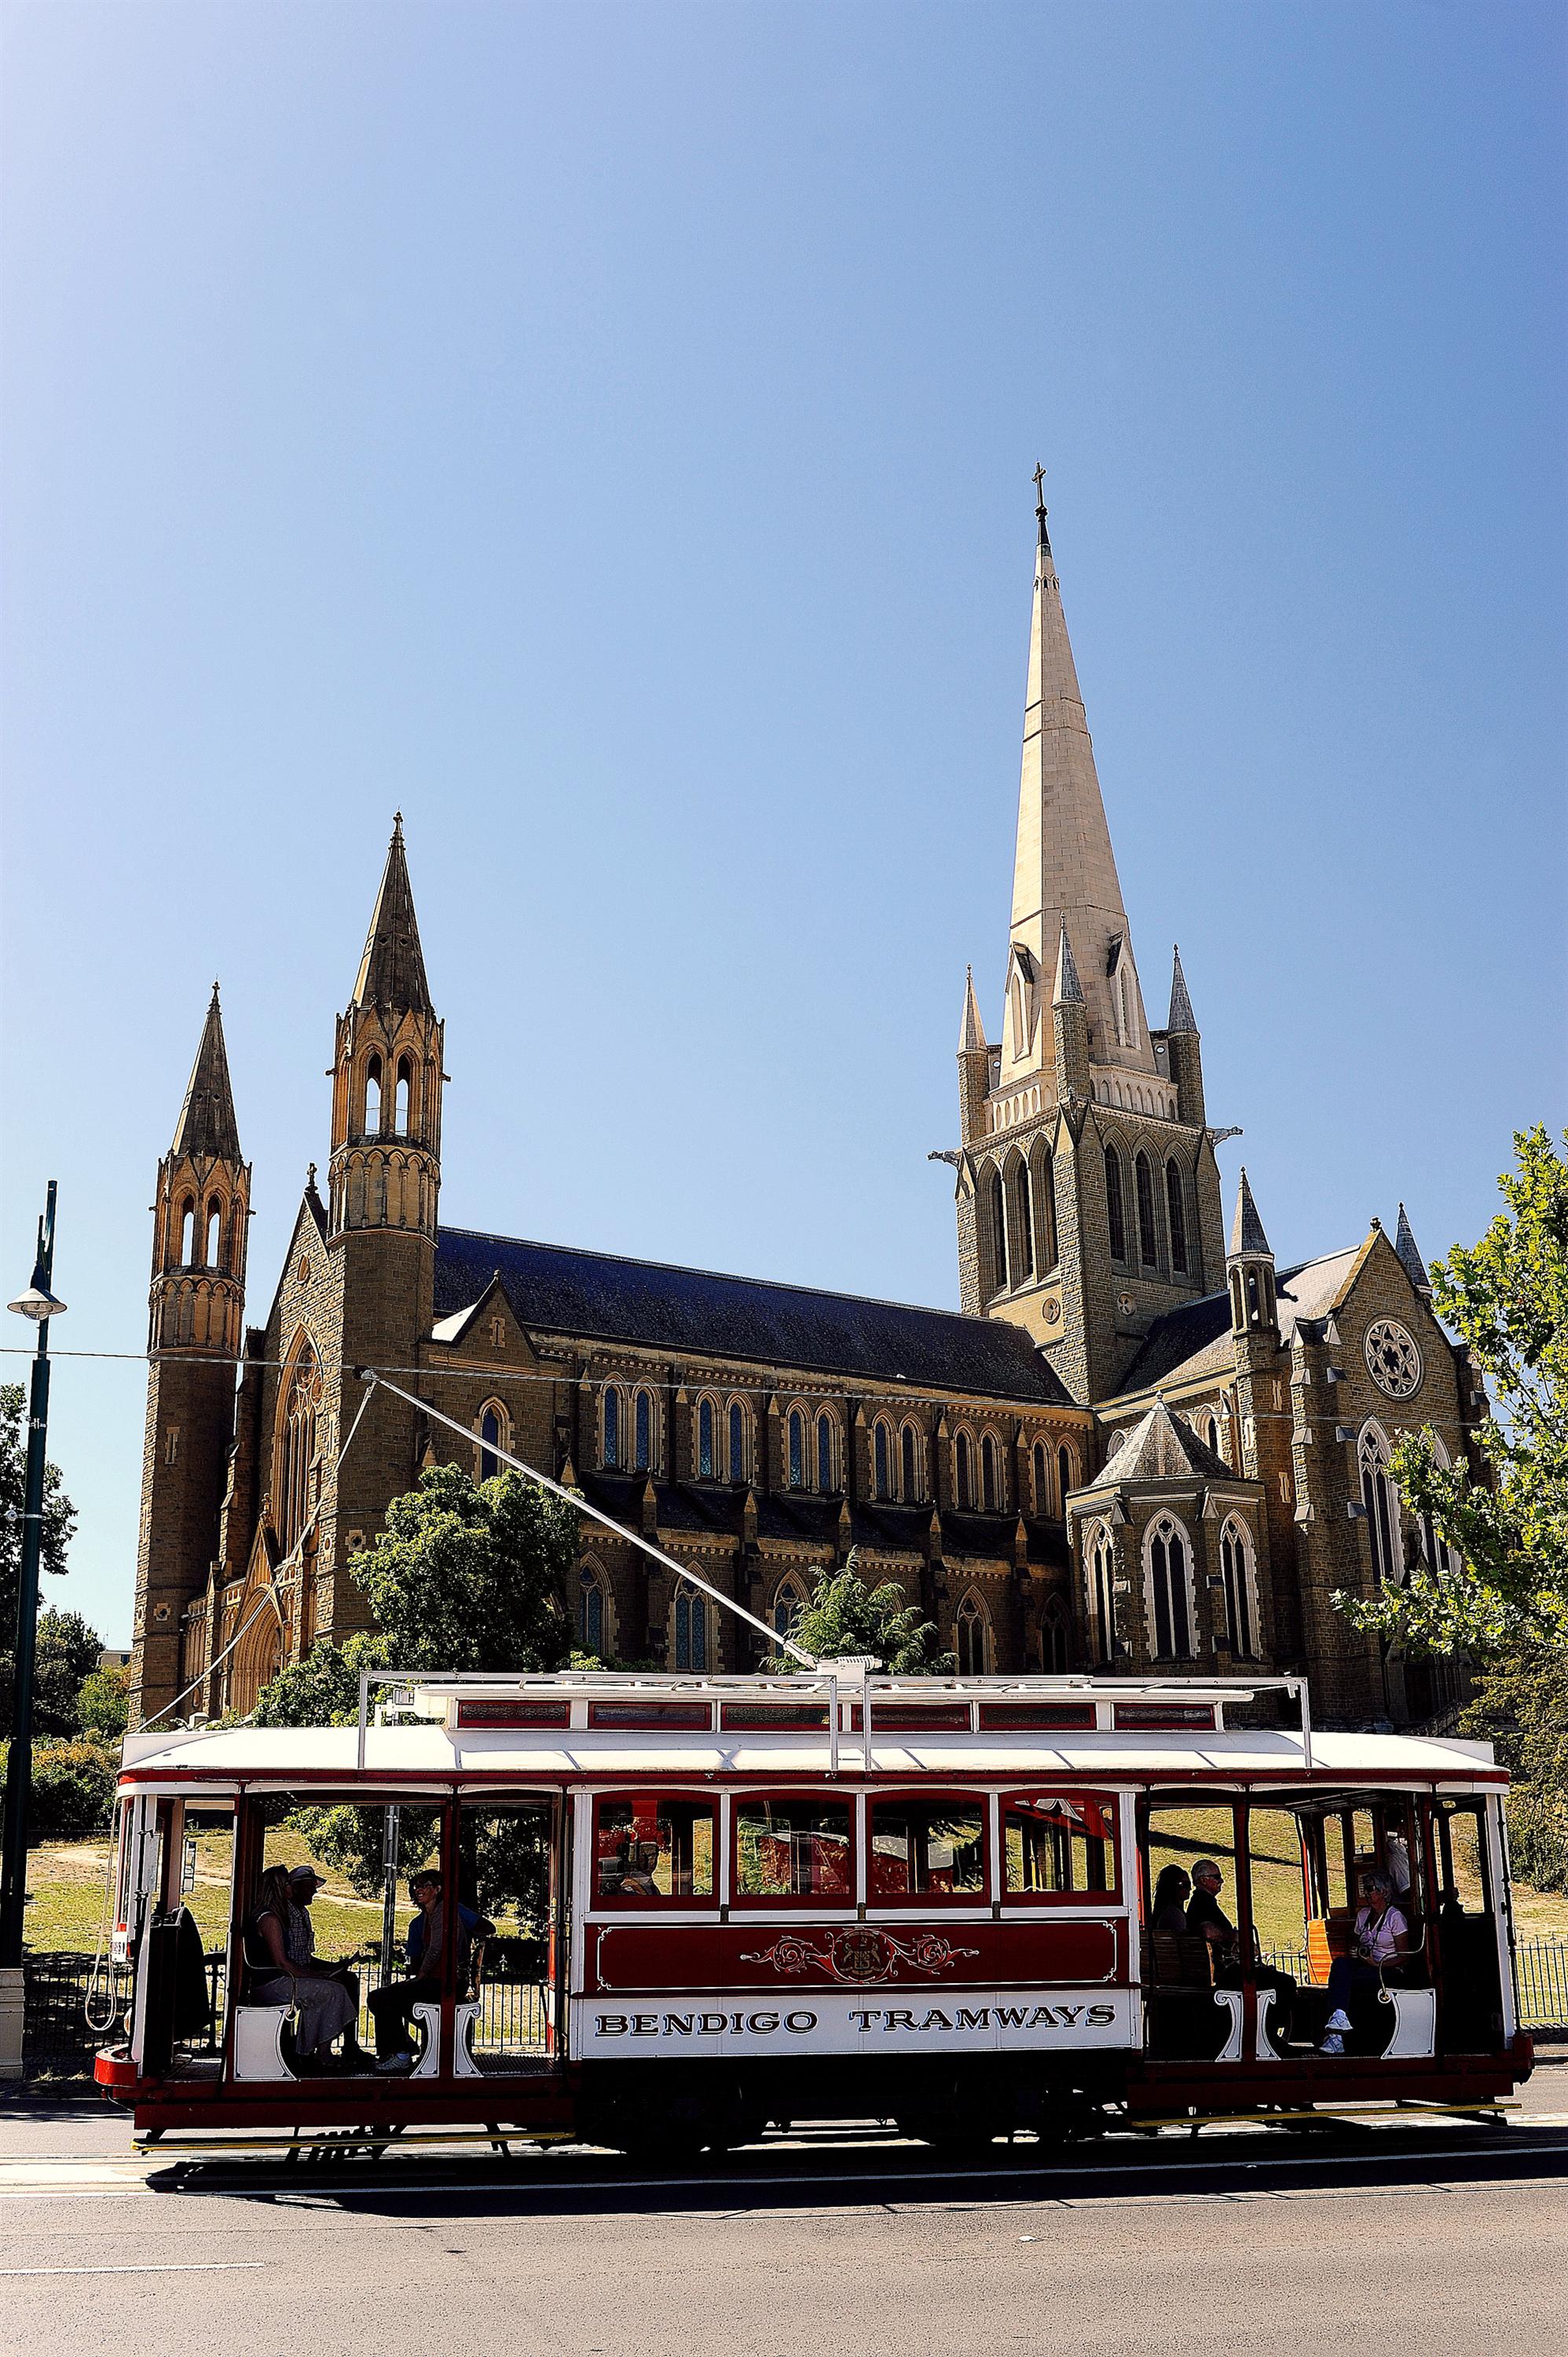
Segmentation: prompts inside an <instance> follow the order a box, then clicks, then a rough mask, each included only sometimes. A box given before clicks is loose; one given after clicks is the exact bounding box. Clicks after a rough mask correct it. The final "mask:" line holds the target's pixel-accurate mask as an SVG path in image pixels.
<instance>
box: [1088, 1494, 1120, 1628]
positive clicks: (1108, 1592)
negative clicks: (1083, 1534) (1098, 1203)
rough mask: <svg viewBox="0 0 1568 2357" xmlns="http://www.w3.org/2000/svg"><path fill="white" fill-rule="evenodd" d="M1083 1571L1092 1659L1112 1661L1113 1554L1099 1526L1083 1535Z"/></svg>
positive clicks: (1107, 1538)
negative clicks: (1087, 1596)
mask: <svg viewBox="0 0 1568 2357" xmlns="http://www.w3.org/2000/svg"><path fill="white" fill-rule="evenodd" d="M1084 1570H1085V1573H1086V1576H1087V1581H1088V1587H1089V1633H1090V1644H1091V1645H1092V1647H1093V1650H1094V1657H1095V1659H1096V1660H1097V1661H1100V1662H1111V1661H1114V1660H1115V1658H1116V1551H1115V1548H1114V1547H1113V1546H1112V1541H1111V1534H1110V1532H1109V1531H1108V1530H1107V1529H1106V1527H1105V1524H1104V1523H1095V1525H1094V1527H1093V1529H1092V1530H1091V1531H1090V1533H1089V1534H1087V1540H1086V1544H1085V1547H1084Z"/></svg>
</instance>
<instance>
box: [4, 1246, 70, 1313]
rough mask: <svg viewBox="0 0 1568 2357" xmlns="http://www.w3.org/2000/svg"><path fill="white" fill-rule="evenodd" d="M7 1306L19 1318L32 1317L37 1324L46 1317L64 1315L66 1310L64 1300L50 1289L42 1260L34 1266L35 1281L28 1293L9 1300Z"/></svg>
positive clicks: (28, 1288)
mask: <svg viewBox="0 0 1568 2357" xmlns="http://www.w3.org/2000/svg"><path fill="white" fill-rule="evenodd" d="M5 1307H6V1308H7V1309H14V1310H15V1311H16V1315H17V1317H18V1318H31V1319H32V1321H33V1323H34V1325H35V1326H41V1325H42V1324H43V1322H44V1320H45V1318H59V1317H60V1316H62V1315H63V1313H64V1310H65V1304H64V1302H63V1301H61V1300H59V1298H58V1297H57V1296H56V1295H54V1294H52V1293H51V1292H50V1291H49V1288H48V1278H47V1277H46V1275H45V1273H44V1265H43V1262H42V1261H41V1260H40V1261H38V1263H37V1265H35V1267H34V1270H33V1281H32V1283H31V1285H29V1286H28V1287H27V1291H26V1293H23V1294H19V1295H18V1296H17V1297H16V1300H15V1301H8V1302H7V1303H6V1304H5Z"/></svg>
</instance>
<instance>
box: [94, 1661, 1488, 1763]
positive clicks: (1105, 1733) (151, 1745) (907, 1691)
mask: <svg viewBox="0 0 1568 2357" xmlns="http://www.w3.org/2000/svg"><path fill="white" fill-rule="evenodd" d="M1280 1683H1281V1682H1280V1681H1278V1680H1263V1679H1254V1680H1220V1679H1214V1680H1209V1681H1208V1682H1206V1683H1205V1682H1199V1681H1197V1680H1188V1679H1182V1680H1175V1679H1171V1680H1165V1681H1137V1680H1133V1679H1130V1678H1114V1679H1109V1678H1106V1679H1090V1678H1060V1677H1057V1678H1044V1677H1042V1678H965V1679H940V1678H920V1679H915V1680H893V1679H886V1678H875V1679H873V1681H872V1683H871V1689H870V1691H871V1705H872V1710H871V1717H872V1773H873V1775H874V1776H875V1778H877V1779H878V1780H879V1781H881V1780H886V1779H889V1778H909V1779H911V1780H923V1779H924V1778H926V1777H942V1778H963V1779H981V1780H988V1781H1011V1780H1015V1779H1017V1780H1033V1779H1034V1778H1036V1777H1037V1776H1044V1775H1049V1776H1055V1777H1060V1778H1063V1779H1071V1780H1073V1781H1080V1782H1090V1783H1105V1782H1113V1783H1114V1782H1131V1783H1134V1784H1135V1783H1140V1782H1143V1781H1145V1780H1153V1781H1161V1782H1163V1781H1166V1780H1169V1779H1181V1780H1185V1781H1188V1782H1199V1783H1212V1782H1220V1783H1224V1782H1228V1781H1231V1780H1232V1779H1240V1780H1244V1781H1249V1782H1251V1781H1254V1780H1257V1779H1264V1780H1266V1781H1270V1782H1273V1781H1274V1780H1275V1779H1278V1780H1280V1781H1284V1782H1290V1783H1296V1782H1301V1781H1305V1777H1306V1776H1307V1774H1308V1773H1309V1772H1310V1774H1311V1776H1312V1779H1313V1781H1314V1782H1316V1783H1325V1784H1335V1785H1344V1784H1346V1783H1356V1782H1359V1781H1369V1782H1386V1781H1396V1782H1413V1783H1419V1784H1430V1783H1433V1782H1440V1783H1444V1784H1466V1785H1469V1784H1475V1783H1477V1782H1481V1783H1487V1784H1493V1783H1500V1782H1503V1781H1506V1780H1505V1777H1504V1774H1503V1771H1502V1770H1500V1769H1498V1767H1497V1766H1496V1765H1495V1763H1494V1760H1493V1753H1492V1747H1491V1745H1490V1744H1489V1743H1472V1742H1466V1741H1462V1740H1461V1739H1460V1738H1457V1737H1455V1736H1444V1737H1442V1738H1433V1737H1426V1736H1418V1735H1375V1734H1361V1733H1343V1732H1337V1731H1334V1730H1330V1729H1316V1730H1314V1731H1313V1733H1312V1735H1311V1738H1310V1743H1311V1769H1310V1771H1309V1770H1308V1769H1307V1766H1306V1749H1305V1737H1304V1734H1303V1730H1302V1729H1301V1728H1300V1727H1228V1726H1227V1725H1226V1724H1225V1714H1226V1706H1228V1705H1233V1704H1237V1703H1241V1702H1246V1701H1248V1700H1251V1698H1252V1697H1254V1696H1255V1695H1260V1694H1261V1693H1262V1692H1263V1691H1265V1690H1266V1689H1267V1688H1269V1687H1271V1686H1272V1687H1275V1688H1277V1687H1278V1685H1279V1684H1280ZM860 1694H861V1686H860V1683H859V1681H858V1679H857V1680H855V1681H854V1684H850V1683H849V1682H848V1681H846V1680H842V1679H841V1682H840V1685H839V1696H840V1700H839V1715H840V1721H841V1733H840V1737H839V1763H838V1764H839V1776H840V1779H841V1781H850V1782H854V1781H856V1780H857V1779H862V1778H863V1777H864V1765H863V1757H862V1737H861V1732H860V1727H859V1725H858V1704H859V1697H860ZM825 1699H826V1697H825V1691H824V1688H823V1686H822V1684H821V1683H820V1682H819V1681H817V1680H815V1679H812V1678H810V1677H798V1678H797V1677H786V1678H766V1677H749V1678H748V1677H730V1678H721V1677H690V1678H682V1677H671V1676H660V1675H653V1674H648V1675H639V1676H636V1677H628V1676H625V1675H617V1674H613V1673H607V1672H593V1673H589V1672H575V1673H572V1672H566V1673H562V1674H559V1675H556V1676H528V1677H512V1678H510V1679H508V1678H497V1677H489V1678H478V1677H442V1678H432V1677H423V1676H422V1677H420V1678H418V1679H417V1680H415V1679H408V1680H401V1681H399V1683H398V1684H397V1686H396V1687H395V1688H393V1690H392V1706H393V1707H394V1709H395V1710H396V1712H397V1717H396V1720H395V1723H382V1722H381V1721H380V1720H378V1719H376V1718H372V1719H371V1722H370V1723H369V1724H368V1725H366V1726H365V1727H363V1728H360V1727H201V1728H190V1727H177V1728H172V1729H159V1728H156V1727H155V1728H149V1729H145V1730H144V1731H143V1732H141V1733H139V1734H134V1735H130V1736H127V1737H126V1738H125V1744H124V1769H123V1771H122V1772H123V1779H124V1781H125V1782H126V1783H128V1784H139V1783H142V1782H144V1781H146V1782H151V1783H154V1784H157V1785H163V1786H170V1785H172V1786H174V1787H175V1788H176V1789H178V1788H179V1787H181V1786H184V1787H186V1788H187V1789H198V1788H199V1789H201V1790H203V1791H206V1792H229V1791H232V1790H234V1789H236V1788H237V1787H239V1786H242V1785H243V1786H252V1787H263V1788H265V1787H268V1786H271V1787H273V1788H274V1789H284V1790H290V1789H295V1788H296V1787H297V1785H298V1784H300V1783H302V1782H309V1783H327V1782H329V1783H332V1784H335V1785H338V1786H339V1787H341V1786H342V1785H345V1784H351V1783H355V1782H363V1783H364V1784H366V1785H367V1786H374V1785H375V1784H376V1783H377V1781H379V1780H381V1779H385V1780H386V1781H388V1783H392V1784H397V1785H403V1784H405V1783H408V1782H426V1781H427V1782H429V1783H430V1784H432V1785H439V1786H442V1787H448V1786H450V1785H451V1784H452V1783H453V1782H454V1781H457V1782H461V1781H464V1780H465V1779H468V1778H474V1779H477V1780H482V1781H484V1782H486V1783H497V1782H502V1781H507V1782H510V1781H515V1782H516V1783H517V1784H519V1785H529V1784H545V1785H550V1784H555V1783H561V1782H568V1783H575V1782H581V1781H594V1782H626V1781H632V1780H634V1779H636V1778H639V1777H642V1776H654V1777H660V1778H663V1777H671V1778H702V1779H706V1778H710V1777H713V1778H723V1779H724V1780H725V1781H731V1780H733V1779H736V1778H739V1779H747V1778H752V1777H756V1778H758V1779H770V1778H775V1777H779V1778H800V1779H805V1780H811V1779H818V1778H822V1777H825V1776H826V1775H827V1774H828V1773H829V1771H830V1767H831V1752H830V1746H829V1737H828V1732H827V1728H826V1726H825V1723H819V1724H818V1725H816V1726H814V1727H813V1726H810V1725H805V1726H801V1725H796V1726H789V1725H787V1724H778V1723H772V1724H769V1723H768V1714H769V1713H770V1712H778V1711H793V1712H795V1713H801V1712H810V1711H811V1710H812V1709H813V1707H814V1708H815V1709H816V1711H817V1712H818V1713H819V1714H820V1720H821V1721H825V1717H826V1713H825V1709H824V1704H825ZM671 1706H676V1709H677V1710H678V1713H679V1717H680V1718H681V1719H682V1720H683V1721H686V1722H688V1723H684V1724H671V1723H670V1721H669V1717H663V1718H662V1723H661V1715H662V1714H666V1713H669V1714H670V1715H671V1716H674V1714H673V1713H671ZM410 1710H413V1711H417V1712H419V1713H421V1714H424V1715H422V1716H419V1717H413V1718H412V1719H411V1718H410V1717H407V1716H406V1714H407V1713H408V1712H409V1711H410ZM436 1712H439V1714H440V1716H439V1717H435V1716H434V1715H432V1714H435V1713H436ZM547 1713H548V1714H551V1715H553V1717H554V1718H555V1720H556V1722H557V1723H555V1724H553V1725H548V1724H547V1725H533V1726H529V1725H526V1724H521V1725H520V1724H515V1723H512V1724H508V1723H505V1722H506V1721H508V1720H509V1719H510V1720H513V1721H515V1720H516V1719H518V1718H520V1717H521V1718H526V1717H529V1716H534V1717H542V1716H544V1715H546V1714H547ZM1184 1713H1185V1714H1187V1716H1188V1717H1189V1718H1191V1717H1200V1718H1201V1717H1207V1718H1208V1721H1209V1723H1208V1725H1203V1724H1197V1725H1194V1724H1187V1725H1181V1724H1176V1725H1172V1724H1170V1721H1171V1720H1172V1719H1173V1718H1177V1717H1179V1716H1180V1715H1181V1714H1184ZM909 1714H918V1715H920V1717H923V1718H924V1719H925V1720H926V1721H927V1722H929V1719H930V1717H932V1716H933V1715H939V1714H940V1715H941V1716H942V1717H946V1718H948V1719H950V1721H951V1722H952V1723H951V1724H946V1725H939V1726H932V1725H930V1724H929V1723H926V1724H912V1723H910V1721H909V1717H908V1715H909ZM1053 1715H1055V1716H1058V1717H1061V1716H1070V1717H1071V1718H1073V1719H1074V1720H1076V1721H1077V1723H1076V1724H1073V1725H1069V1726H1060V1727H1052V1726H1050V1725H1049V1724H1048V1723H1047V1724H1040V1723H1038V1722H1040V1721H1042V1720H1044V1721H1048V1719H1049V1718H1050V1717H1052V1716H1053ZM901 1719H902V1720H904V1722H905V1723H904V1724H900V1723H899V1722H900V1720H901ZM1030 1719H1033V1720H1035V1721H1036V1724H1033V1725H1030V1724H1027V1723H1019V1722H1026V1721H1028V1720H1030ZM486 1720H489V1722H490V1723H489V1724H485V1723H483V1722H484V1721H486ZM758 1721H760V1722H761V1723H757V1722H758ZM1009 1721H1013V1722H1015V1723H1012V1724H1009V1723H1008V1722H1009ZM476 1722H478V1723H476ZM498 1722H500V1723H498ZM737 1722H738V1723H737ZM965 1722H967V1724H966V1723H965ZM1119 1722H1120V1723H1119ZM1140 1722H1142V1723H1140Z"/></svg>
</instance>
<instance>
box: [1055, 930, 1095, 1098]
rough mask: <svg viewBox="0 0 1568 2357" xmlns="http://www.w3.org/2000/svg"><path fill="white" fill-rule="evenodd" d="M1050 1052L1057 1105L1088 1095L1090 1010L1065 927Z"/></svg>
mask: <svg viewBox="0 0 1568 2357" xmlns="http://www.w3.org/2000/svg"><path fill="white" fill-rule="evenodd" d="M1051 1052H1052V1055H1053V1058H1054V1060H1055V1063H1056V1082H1057V1102H1058V1103H1067V1102H1068V1101H1069V1099H1070V1098H1072V1097H1075V1096H1078V1097H1087V1096H1088V1094H1089V1009H1088V1007H1087V1006H1085V1004H1084V998H1083V985H1082V984H1081V983H1080V982H1079V978H1078V968H1077V966H1076V965H1074V963H1073V961H1072V943H1071V942H1069V939H1068V937H1067V927H1066V925H1065V924H1064V925H1063V926H1062V927H1061V928H1060V931H1059V934H1058V941H1057V979H1056V987H1055V989H1054V990H1053V992H1052V994H1051Z"/></svg>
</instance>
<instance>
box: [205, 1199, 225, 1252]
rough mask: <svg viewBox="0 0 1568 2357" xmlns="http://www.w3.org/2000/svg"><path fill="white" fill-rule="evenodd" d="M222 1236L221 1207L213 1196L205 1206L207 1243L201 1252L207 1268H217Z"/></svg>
mask: <svg viewBox="0 0 1568 2357" xmlns="http://www.w3.org/2000/svg"><path fill="white" fill-rule="evenodd" d="M222 1235H223V1206H222V1204H221V1203H220V1201H219V1200H218V1198H217V1196H216V1195H214V1196H213V1198H212V1200H211V1201H210V1202H209V1204H208V1206H207V1242H206V1245H205V1247H204V1249H203V1252H202V1258H203V1260H204V1262H205V1263H206V1265H207V1266H208V1267H209V1268H216V1267H217V1266H218V1260H219V1245H220V1242H221V1240H222Z"/></svg>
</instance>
